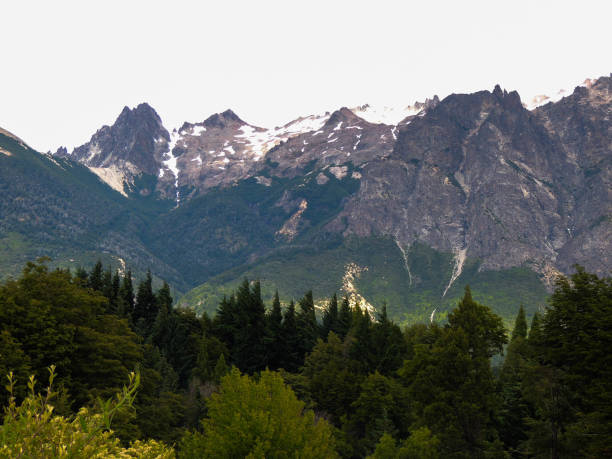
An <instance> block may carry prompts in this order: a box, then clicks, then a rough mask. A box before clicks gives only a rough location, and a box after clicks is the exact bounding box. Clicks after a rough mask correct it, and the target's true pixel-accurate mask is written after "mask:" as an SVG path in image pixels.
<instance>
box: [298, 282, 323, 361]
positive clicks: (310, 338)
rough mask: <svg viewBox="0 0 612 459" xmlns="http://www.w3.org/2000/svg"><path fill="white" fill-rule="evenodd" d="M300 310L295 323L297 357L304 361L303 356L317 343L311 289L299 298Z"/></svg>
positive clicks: (316, 327)
mask: <svg viewBox="0 0 612 459" xmlns="http://www.w3.org/2000/svg"><path fill="white" fill-rule="evenodd" d="M299 304H300V312H299V313H298V314H297V318H296V319H297V324H298V333H299V339H300V341H299V359H300V361H301V362H303V361H304V357H305V356H306V354H308V353H309V352H310V351H312V348H313V347H314V346H315V344H316V343H317V338H318V337H319V325H318V324H317V318H316V315H315V308H314V300H313V298H312V291H309V292H307V293H306V295H304V298H302V299H301V300H300V303H299Z"/></svg>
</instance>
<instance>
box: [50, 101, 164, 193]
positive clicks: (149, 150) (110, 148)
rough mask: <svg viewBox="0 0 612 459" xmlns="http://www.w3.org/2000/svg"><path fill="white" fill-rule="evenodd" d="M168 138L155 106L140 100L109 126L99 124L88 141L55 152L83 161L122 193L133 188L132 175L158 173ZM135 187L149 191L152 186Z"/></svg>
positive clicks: (141, 191)
mask: <svg viewBox="0 0 612 459" xmlns="http://www.w3.org/2000/svg"><path fill="white" fill-rule="evenodd" d="M169 140H170V137H169V134H168V131H167V130H166V129H165V128H164V126H163V125H162V122H161V119H160V118H159V116H158V114H157V113H156V112H155V110H153V108H151V107H150V106H149V105H148V104H140V105H138V107H136V108H135V109H130V108H128V107H125V108H124V109H123V111H122V112H121V114H120V115H119V117H118V118H117V120H116V121H115V123H114V124H113V125H112V126H103V127H102V128H100V129H99V130H98V131H97V132H96V133H95V134H94V135H93V136H92V137H91V140H90V141H89V142H87V143H86V144H84V145H81V146H80V147H77V148H75V149H74V151H72V153H71V154H70V155H68V154H67V151H66V150H65V149H60V150H58V152H57V153H56V154H58V155H59V156H70V157H71V158H72V159H74V160H76V161H79V162H80V163H82V164H85V165H86V166H88V167H89V168H90V169H91V171H93V172H94V173H96V174H97V175H98V176H99V177H100V178H101V179H102V180H104V181H105V182H107V183H108V184H109V185H110V186H111V187H112V188H114V189H116V190H117V191H119V192H120V193H122V194H126V191H130V190H132V191H136V190H134V179H135V178H136V177H138V176H140V175H142V174H148V175H156V174H157V173H158V171H159V169H160V164H161V160H162V156H163V154H164V152H165V151H167V149H168V142H169ZM124 187H125V188H124ZM138 191H139V192H140V193H142V194H150V193H151V192H152V191H153V190H152V189H150V188H149V189H146V188H144V189H140V190H138Z"/></svg>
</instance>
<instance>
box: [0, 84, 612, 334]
mask: <svg viewBox="0 0 612 459" xmlns="http://www.w3.org/2000/svg"><path fill="white" fill-rule="evenodd" d="M611 86H612V76H610V77H601V78H599V79H597V80H588V81H586V82H585V84H584V85H581V86H578V87H576V88H575V90H574V91H573V92H572V93H568V94H567V95H566V96H565V97H563V98H561V99H559V100H554V101H550V99H549V101H548V103H545V102H547V100H546V99H543V98H540V99H538V100H536V101H533V102H534V104H535V105H536V106H535V107H533V106H531V105H527V106H526V105H525V104H523V102H522V101H521V98H520V96H519V94H518V93H516V92H507V91H505V90H502V89H501V88H500V87H499V86H496V87H495V88H494V90H493V91H479V92H476V93H473V94H452V95H450V96H448V97H446V98H444V99H443V100H440V99H439V98H438V97H433V98H432V99H428V100H426V101H425V102H423V103H416V104H414V105H412V106H407V107H405V109H402V110H399V111H397V110H396V111H394V112H393V113H390V112H389V111H387V112H385V111H383V112H377V111H376V110H375V109H374V108H373V107H370V106H367V105H365V106H361V107H355V108H350V109H349V108H340V109H339V110H337V111H335V112H333V113H325V114H321V115H311V116H305V117H302V118H298V119H296V120H294V121H291V122H289V123H287V124H286V125H284V126H280V127H276V128H273V129H266V128H261V127H258V126H254V125H251V124H249V123H247V122H245V121H243V120H242V119H241V118H240V117H239V116H238V115H236V114H235V113H234V112H233V111H231V110H227V111H225V112H223V113H218V114H214V115H212V116H210V117H208V118H207V119H205V120H204V121H202V122H197V123H187V122H185V123H184V124H183V125H182V126H181V127H180V128H179V129H175V130H172V131H169V130H168V129H166V127H164V125H163V123H162V121H161V119H160V117H159V115H158V114H157V113H156V112H155V110H154V109H153V108H152V107H150V106H149V105H148V104H146V103H143V104H140V105H139V106H137V107H135V108H133V109H130V108H128V107H125V108H124V109H123V111H122V112H121V113H120V115H119V117H118V118H117V120H116V121H115V123H114V124H113V125H112V126H103V127H102V128H100V129H99V130H98V131H97V132H96V133H95V134H93V136H92V137H91V139H90V141H89V142H87V143H86V144H84V145H81V146H79V147H77V148H75V149H74V150H73V151H71V152H69V151H68V150H67V149H65V148H60V149H58V150H57V151H56V152H55V153H54V154H51V153H38V152H36V151H34V150H32V149H31V148H30V147H29V146H28V145H27V143H26V142H25V141H23V140H21V139H19V138H18V137H16V136H15V135H13V134H11V133H9V132H8V131H5V130H0V189H2V194H1V197H0V217H1V218H0V275H1V276H2V277H7V276H10V275H14V274H15V273H16V272H17V271H18V269H19V267H20V266H21V265H22V264H23V263H24V262H25V261H26V260H28V259H31V258H34V257H37V256H41V255H48V256H50V257H52V258H53V260H54V263H56V264H57V265H59V266H65V267H76V266H77V265H89V264H91V263H93V262H94V261H95V260H96V259H98V258H101V259H102V260H103V261H104V262H105V263H109V264H112V265H113V266H114V267H117V268H119V269H126V267H128V266H129V267H130V268H131V269H132V270H133V271H134V272H135V273H136V274H137V275H142V273H143V272H145V271H146V270H147V269H149V268H150V269H151V271H152V272H153V273H154V275H155V276H157V277H158V278H163V279H165V280H167V281H168V282H170V283H171V285H172V287H173V288H174V292H175V296H177V297H180V300H179V304H180V305H182V306H185V307H194V308H196V310H198V311H204V310H206V311H209V312H210V311H213V310H214V309H215V308H216V306H217V304H218V301H219V300H220V299H221V298H222V296H223V295H224V294H228V293H229V292H231V291H232V289H233V288H234V287H235V286H236V285H237V283H238V282H240V281H241V280H242V279H243V278H244V277H248V278H249V279H260V280H261V281H262V288H263V292H264V294H265V295H266V296H267V297H268V298H269V297H271V295H272V294H273V291H274V289H277V288H278V290H279V292H280V294H281V298H282V299H284V300H288V299H290V298H292V297H293V298H296V297H299V296H301V295H302V294H303V293H304V292H305V291H306V290H308V289H310V288H312V289H313V290H314V294H315V298H316V299H317V300H318V304H319V306H322V305H323V304H324V299H325V298H326V297H328V296H329V295H331V294H332V293H333V292H334V291H340V292H341V293H342V294H347V295H349V296H350V298H351V301H352V302H353V303H357V304H360V305H361V306H362V307H364V308H366V309H369V310H370V311H371V312H372V313H374V312H375V309H376V308H377V307H379V306H380V305H381V304H382V303H383V302H385V301H386V302H387V303H388V309H389V312H390V314H391V315H392V316H393V317H394V318H396V319H397V320H399V321H401V322H413V321H416V320H428V319H430V318H432V317H435V318H437V319H439V320H442V319H443V318H444V317H445V313H446V311H448V310H449V308H451V307H452V306H453V305H454V304H455V303H456V300H457V298H459V297H460V296H461V292H462V289H463V286H464V285H465V284H467V283H469V284H470V286H471V287H472V293H473V295H474V297H475V298H476V299H477V300H479V301H481V302H484V303H487V304H489V305H490V306H491V307H493V308H494V309H496V310H497V312H498V313H500V314H501V315H502V316H503V317H505V318H510V317H513V316H514V315H515V313H516V310H517V309H518V306H519V304H520V303H523V304H524V305H525V306H526V308H527V310H528V311H530V312H533V311H534V310H535V309H536V308H538V307H542V306H543V305H544V304H545V301H546V297H547V292H548V291H549V290H550V287H551V286H552V284H553V282H554V279H555V277H556V276H557V275H559V274H561V273H564V274H568V273H570V272H571V271H572V269H573V268H572V267H573V265H574V264H576V263H578V264H581V265H583V266H585V267H586V268H587V269H588V270H590V271H593V272H596V273H600V274H603V273H609V270H610V269H611V268H612V257H611V250H610V249H611V241H612V205H611V203H612V199H611V197H612V196H611V190H612V187H611V183H612V167H611V166H612V164H611V162H612V123H611V120H610V115H611V113H612V95H611ZM543 102H544V103H543ZM530 104H531V101H530ZM389 120H392V121H389ZM434 312H435V315H434Z"/></svg>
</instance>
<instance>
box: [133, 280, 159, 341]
mask: <svg viewBox="0 0 612 459" xmlns="http://www.w3.org/2000/svg"><path fill="white" fill-rule="evenodd" d="M157 312H158V307H157V299H156V298H155V295H154V293H153V279H152V277H151V271H150V270H149V271H147V277H146V278H145V280H143V281H142V282H140V284H139V285H138V293H137V294H136V304H135V305H134V314H133V315H132V320H133V322H134V325H135V326H136V329H137V330H138V332H139V333H140V334H141V335H142V336H148V335H149V333H150V331H151V327H152V325H153V322H154V321H155V318H156V317H157Z"/></svg>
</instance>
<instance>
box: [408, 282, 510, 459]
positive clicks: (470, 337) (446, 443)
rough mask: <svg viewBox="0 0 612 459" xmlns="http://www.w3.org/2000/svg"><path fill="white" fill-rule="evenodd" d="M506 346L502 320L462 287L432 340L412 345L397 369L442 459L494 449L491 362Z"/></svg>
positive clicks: (494, 399) (494, 396) (494, 402)
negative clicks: (460, 296)
mask: <svg viewBox="0 0 612 459" xmlns="http://www.w3.org/2000/svg"><path fill="white" fill-rule="evenodd" d="M505 342H506V335H505V330H504V327H503V323H502V320H501V318H500V317H498V316H497V315H495V314H494V313H493V312H492V311H491V310H490V309H489V308H488V307H486V306H484V305H481V304H478V303H477V302H475V301H474V300H473V299H472V296H471V292H470V289H469V287H466V290H465V295H464V297H463V299H462V300H461V302H460V303H459V304H458V305H457V307H456V308H455V309H454V310H453V311H452V312H451V313H450V314H449V315H448V325H447V326H446V327H445V328H444V329H442V330H440V333H439V334H438V338H437V339H436V341H435V342H434V343H433V344H431V345H425V346H417V347H416V348H415V356H414V357H413V358H412V359H411V360H406V362H405V364H404V366H403V367H402V369H401V370H400V374H401V376H402V378H403V380H404V382H405V383H406V384H407V385H408V387H409V392H410V396H411V399H412V400H413V404H414V408H415V412H416V414H417V416H418V417H419V423H420V424H421V425H424V426H427V427H428V428H429V429H430V430H431V431H432V432H433V433H434V434H435V435H436V436H437V437H438V438H439V439H440V445H441V449H442V453H443V454H442V456H443V457H485V455H486V454H487V452H488V451H490V450H491V449H494V448H497V447H498V444H496V443H495V442H491V440H492V439H494V438H495V430H494V420H495V415H496V408H497V406H498V403H499V401H498V395H497V391H496V389H497V388H496V381H495V379H494V377H493V373H492V371H491V364H490V358H491V356H493V355H494V354H496V353H498V352H501V350H502V348H503V345H504V343H505ZM458 451H461V452H462V454H463V456H457V455H456V452H458Z"/></svg>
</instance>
